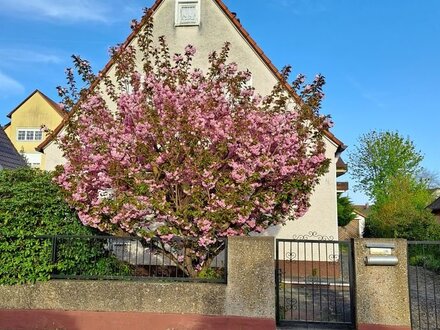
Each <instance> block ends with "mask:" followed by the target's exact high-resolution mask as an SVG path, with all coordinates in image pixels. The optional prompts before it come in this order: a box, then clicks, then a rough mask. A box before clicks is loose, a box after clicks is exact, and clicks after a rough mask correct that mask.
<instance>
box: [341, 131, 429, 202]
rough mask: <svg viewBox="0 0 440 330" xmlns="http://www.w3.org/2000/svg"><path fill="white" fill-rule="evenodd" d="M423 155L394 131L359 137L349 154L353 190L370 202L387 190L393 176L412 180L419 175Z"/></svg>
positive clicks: (406, 139)
mask: <svg viewBox="0 0 440 330" xmlns="http://www.w3.org/2000/svg"><path fill="white" fill-rule="evenodd" d="M422 160H423V156H422V154H421V153H420V151H418V150H417V149H416V147H415V146H414V143H413V142H412V141H411V140H410V139H409V138H404V137H402V136H401V135H400V134H399V133H397V132H389V131H384V132H377V131H372V132H369V133H367V134H364V135H362V136H361V137H360V138H359V141H358V144H357V145H356V146H355V148H354V151H352V152H351V153H349V161H350V172H351V176H352V178H353V179H354V180H355V182H356V186H355V189H357V190H361V191H363V192H364V193H365V194H366V195H367V196H368V197H370V198H371V199H372V200H376V199H377V197H378V195H379V194H381V193H382V192H383V191H386V190H387V189H388V188H387V187H388V186H389V185H390V184H391V180H392V179H393V178H394V177H395V176H401V175H403V176H407V175H408V176H410V177H414V176H416V175H417V174H418V173H420V171H421V169H422V167H421V162H422Z"/></svg>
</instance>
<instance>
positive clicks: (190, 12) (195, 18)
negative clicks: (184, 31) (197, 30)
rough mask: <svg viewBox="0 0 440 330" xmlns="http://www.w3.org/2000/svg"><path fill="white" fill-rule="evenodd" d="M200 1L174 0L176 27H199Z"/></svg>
mask: <svg viewBox="0 0 440 330" xmlns="http://www.w3.org/2000/svg"><path fill="white" fill-rule="evenodd" d="M199 23H200V1H199V0H176V25H177V26H179V25H199Z"/></svg>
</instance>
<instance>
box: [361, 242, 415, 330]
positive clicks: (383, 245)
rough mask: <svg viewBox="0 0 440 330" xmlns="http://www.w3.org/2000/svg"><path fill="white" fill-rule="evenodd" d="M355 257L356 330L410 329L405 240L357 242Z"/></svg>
mask: <svg viewBox="0 0 440 330" xmlns="http://www.w3.org/2000/svg"><path fill="white" fill-rule="evenodd" d="M354 255H355V273H356V315H357V325H358V326H357V329H359V330H410V329H411V320H410V307H409V289H408V268H407V242H406V240H403V239H391V240H389V239H356V240H355V242H354ZM367 258H369V260H370V263H372V264H373V265H367ZM396 258H397V264H396V265H380V264H384V263H385V264H386V263H390V264H393V263H396Z"/></svg>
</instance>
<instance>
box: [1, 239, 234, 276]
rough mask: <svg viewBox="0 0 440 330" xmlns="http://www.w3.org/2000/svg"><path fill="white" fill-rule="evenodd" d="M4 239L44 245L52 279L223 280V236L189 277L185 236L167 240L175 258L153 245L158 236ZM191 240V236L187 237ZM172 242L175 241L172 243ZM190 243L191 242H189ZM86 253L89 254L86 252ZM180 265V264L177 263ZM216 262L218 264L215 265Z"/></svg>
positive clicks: (224, 258)
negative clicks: (200, 270)
mask: <svg viewBox="0 0 440 330" xmlns="http://www.w3.org/2000/svg"><path fill="white" fill-rule="evenodd" d="M0 240H3V241H5V242H8V241H10V242H16V241H18V242H20V241H23V242H25V241H26V240H29V241H30V242H34V241H35V240H36V241H37V242H40V243H41V245H42V246H43V245H44V246H47V249H45V251H47V254H46V255H44V260H43V259H42V262H46V263H47V264H48V265H50V267H51V268H52V270H51V271H49V272H48V275H49V276H50V277H51V278H54V279H61V278H64V279H98V280H101V279H118V280H150V278H151V279H152V280H158V279H166V280H173V281H174V280H176V279H179V281H190V282H215V283H226V273H227V269H226V267H227V259H226V258H227V240H225V239H222V240H220V241H219V243H218V247H217V248H216V251H215V253H220V254H219V255H216V256H214V257H213V255H212V254H211V252H210V251H207V252H206V253H207V254H208V253H209V254H210V255H209V256H208V259H209V260H210V261H213V262H212V264H211V265H210V270H213V271H212V272H209V273H208V275H210V274H213V275H212V276H207V278H206V276H204V277H203V278H202V277H196V278H192V277H190V276H189V275H188V274H186V273H185V272H184V271H182V269H181V268H183V267H182V264H180V259H177V256H178V255H180V249H183V248H184V247H185V244H180V243H179V242H184V240H185V239H180V241H179V240H178V239H176V240H171V241H170V243H167V244H166V248H167V249H168V244H169V245H170V247H169V248H171V249H173V250H172V251H173V252H172V253H173V255H174V254H175V256H176V258H174V257H171V256H170V255H169V254H167V253H166V252H165V251H163V250H160V249H155V248H154V246H155V244H157V243H158V242H159V240H156V239H151V240H144V239H142V238H140V237H131V236H128V237H115V236H108V235H105V236H104V235H96V236H86V235H82V236H81V235H33V236H26V237H17V236H16V237H5V236H2V237H0ZM190 240H192V239H190ZM174 243H176V245H174ZM190 244H192V243H190ZM87 253H89V254H87ZM179 266H180V267H179ZM219 266H220V267H219Z"/></svg>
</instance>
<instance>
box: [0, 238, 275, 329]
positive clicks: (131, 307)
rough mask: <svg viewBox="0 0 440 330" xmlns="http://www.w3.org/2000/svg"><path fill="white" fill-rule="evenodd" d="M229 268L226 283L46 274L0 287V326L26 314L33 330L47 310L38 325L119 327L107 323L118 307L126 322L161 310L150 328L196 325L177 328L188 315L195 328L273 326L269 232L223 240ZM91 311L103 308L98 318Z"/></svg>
mask: <svg viewBox="0 0 440 330" xmlns="http://www.w3.org/2000/svg"><path fill="white" fill-rule="evenodd" d="M227 270H228V274H227V276H228V284H211V283H177V282H140V281H67V280H51V281H48V282H42V283H37V284H35V285H17V286H0V329H3V328H21V329H26V327H24V328H23V327H22V322H23V321H24V320H26V324H29V329H34V327H33V325H32V324H35V322H42V319H41V315H46V314H47V315H50V317H48V318H47V322H46V323H44V324H43V325H41V328H42V329H52V328H54V329H55V328H62V327H65V328H66V329H70V327H69V326H68V325H69V324H70V325H71V324H78V322H80V319H82V318H87V317H89V318H90V320H91V321H90V322H92V320H95V319H97V320H101V321H102V322H104V320H107V321H106V322H107V323H104V324H102V323H99V325H96V329H99V328H100V327H101V328H102V327H105V328H106V329H118V327H117V326H115V327H114V328H112V324H111V323H109V322H113V321H114V320H115V318H117V316H116V315H119V314H120V313H123V312H125V313H129V314H127V320H128V319H133V318H134V319H136V317H137V318H138V320H139V322H140V321H141V320H142V324H145V322H154V321H153V319H156V320H158V319H161V317H160V315H161V314H162V315H163V321H165V320H167V322H165V323H166V326H165V325H163V327H162V326H160V325H159V323H157V322H155V323H154V324H155V327H154V329H170V328H175V329H198V328H197V327H195V328H194V327H192V328H187V327H181V326H182V324H183V325H185V324H190V323H191V322H193V321H191V320H194V319H196V320H198V321H197V322H198V324H200V326H201V328H200V329H202V328H203V329H208V328H207V327H206V326H207V324H210V326H209V329H225V326H227V328H228V329H235V328H237V329H240V328H243V327H244V326H245V325H246V324H247V325H248V326H251V325H252V327H255V328H256V329H259V328H260V329H274V328H275V278H274V239H273V237H231V238H229V240H228V268H227ZM36 311H38V312H37V313H36ZM63 311H66V312H63ZM67 311H68V312H67ZM93 312H99V313H103V314H102V315H101V317H98V316H96V315H95V316H94V315H93ZM45 313H46V314H45ZM66 313H67V314H68V315H67V314H66ZM118 313H119V314H118ZM165 314H167V315H165ZM38 315H40V316H38ZM136 315H137V316H136ZM170 315H171V316H170ZM173 315H174V316H173ZM67 316H68V317H67ZM213 316H215V317H216V318H214V319H212V318H211V317H213ZM33 318H35V319H33ZM112 320H113V321H112ZM148 320H150V321H148ZM172 320H175V321H172ZM203 320H205V321H203ZM222 320H223V321H222ZM7 322H9V323H7ZM11 322H15V323H11ZM51 322H52V323H51ZM63 322H64V323H63ZM66 322H67V323H66ZM81 322H83V321H81ZM93 322H94V321H93ZM173 322H174V323H173ZM162 323H163V322H162ZM63 324H65V326H63ZM94 324H95V323H94ZM203 324H204V326H203ZM215 324H217V325H218V327H216V326H214V325H215ZM156 325H157V327H156ZM75 328H77V327H75ZM92 328H93V327H92ZM78 329H79V328H78ZM88 329H91V328H88ZM151 329H153V328H151Z"/></svg>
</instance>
